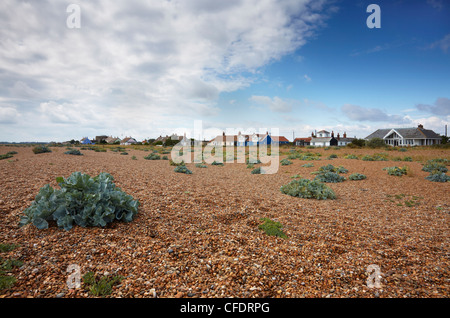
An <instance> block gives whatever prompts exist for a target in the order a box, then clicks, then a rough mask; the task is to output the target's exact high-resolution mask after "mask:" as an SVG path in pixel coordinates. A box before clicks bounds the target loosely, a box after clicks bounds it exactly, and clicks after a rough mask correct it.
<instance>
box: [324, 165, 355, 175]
mask: <svg viewBox="0 0 450 318" xmlns="http://www.w3.org/2000/svg"><path fill="white" fill-rule="evenodd" d="M325 172H336V173H347V172H348V170H347V169H345V168H344V167H342V166H339V167H335V166H333V165H332V164H328V165H326V166H322V167H320V168H319V173H325Z"/></svg>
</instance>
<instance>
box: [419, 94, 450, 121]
mask: <svg viewBox="0 0 450 318" xmlns="http://www.w3.org/2000/svg"><path fill="white" fill-rule="evenodd" d="M416 107H417V109H418V110H422V111H426V112H429V113H432V114H435V115H439V116H450V99H448V98H445V97H440V98H438V99H436V101H435V102H434V104H433V105H428V104H417V105H416Z"/></svg>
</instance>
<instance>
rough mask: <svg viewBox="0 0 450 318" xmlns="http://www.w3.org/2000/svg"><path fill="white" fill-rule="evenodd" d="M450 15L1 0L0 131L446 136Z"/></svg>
mask: <svg viewBox="0 0 450 318" xmlns="http://www.w3.org/2000/svg"><path fill="white" fill-rule="evenodd" d="M370 4H376V5H378V8H379V9H380V10H379V11H373V10H368V6H369V5H370ZM378 13H379V14H378ZM377 14H378V15H377ZM449 16H450V3H449V2H448V1H446V0H422V1H415V0H403V1H402V0H389V1H387V0H386V1H385V0H369V1H365V0H360V1H359V0H330V1H327V0H314V1H312V0H227V1H216V0H147V1H138V0H126V1H125V0H117V1H106V0H89V1H87V0H85V1H62V0H40V1H20V0H2V4H1V10H0V141H8V142H24V141H26V142H33V141H39V142H50V141H56V142H63V141H68V140H71V139H75V140H80V139H82V138H83V137H89V138H91V139H93V138H95V136H98V135H108V136H110V135H111V136H114V137H120V138H124V137H127V136H131V137H134V138H136V139H137V140H144V139H147V138H157V137H158V136H160V135H163V136H165V135H171V134H172V133H177V134H178V135H183V134H184V133H186V135H187V136H188V137H193V138H201V139H206V140H209V139H212V138H214V137H215V136H217V135H220V134H221V133H222V132H223V131H226V132H227V133H237V132H238V131H241V132H243V133H244V132H247V133H251V132H253V131H256V132H262V131H277V130H278V132H279V134H280V135H283V136H285V137H286V138H288V139H289V140H290V141H292V140H293V138H297V137H308V136H310V135H311V133H312V132H313V131H319V130H322V129H325V130H328V131H333V132H334V133H335V134H337V133H340V134H341V135H342V134H343V133H344V132H346V133H347V136H349V137H357V138H364V137H366V136H368V135H369V134H371V133H372V132H374V131H375V130H377V129H379V128H395V127H416V126H417V125H419V124H422V125H423V126H424V128H426V129H432V130H434V131H435V132H436V133H438V134H444V128H445V125H448V124H449V123H450V19H448V17H449ZM374 22H379V27H372V28H371V27H369V26H372V24H373V23H374ZM195 122H197V123H198V122H200V123H201V128H202V130H201V134H199V135H198V136H197V135H196V134H197V133H198V130H197V132H194V127H195ZM197 127H198V126H197Z"/></svg>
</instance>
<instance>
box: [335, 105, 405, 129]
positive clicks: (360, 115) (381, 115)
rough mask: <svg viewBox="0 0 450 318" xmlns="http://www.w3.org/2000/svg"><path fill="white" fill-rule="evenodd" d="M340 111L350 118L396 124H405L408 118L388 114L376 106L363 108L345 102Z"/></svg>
mask: <svg viewBox="0 0 450 318" xmlns="http://www.w3.org/2000/svg"><path fill="white" fill-rule="evenodd" d="M341 110H342V112H343V113H344V114H345V115H346V116H347V117H348V118H349V119H351V120H355V121H369V122H389V123H396V124H407V123H409V122H410V120H409V119H408V118H407V117H402V116H400V115H388V114H386V113H385V112H383V111H382V110H380V109H378V108H363V107H361V106H357V105H351V104H345V105H343V106H342V107H341Z"/></svg>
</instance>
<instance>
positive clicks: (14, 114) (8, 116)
mask: <svg viewBox="0 0 450 318" xmlns="http://www.w3.org/2000/svg"><path fill="white" fill-rule="evenodd" d="M19 118H20V114H19V112H18V111H17V110H16V108H15V107H13V106H8V105H0V124H13V123H16V122H17V121H18V120H19Z"/></svg>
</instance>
